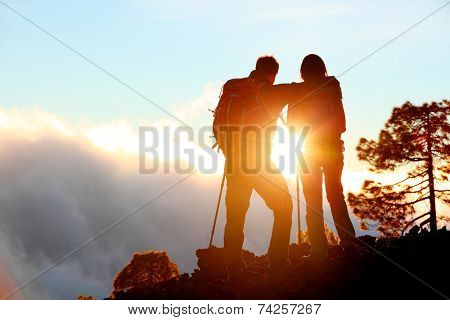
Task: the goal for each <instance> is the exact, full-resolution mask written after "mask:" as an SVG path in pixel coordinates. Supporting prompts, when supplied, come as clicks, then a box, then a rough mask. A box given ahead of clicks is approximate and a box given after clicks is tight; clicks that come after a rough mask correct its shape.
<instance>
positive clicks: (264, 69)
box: [255, 56, 280, 84]
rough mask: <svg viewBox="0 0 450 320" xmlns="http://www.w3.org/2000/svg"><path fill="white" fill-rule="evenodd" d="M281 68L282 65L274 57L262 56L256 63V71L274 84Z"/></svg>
mask: <svg viewBox="0 0 450 320" xmlns="http://www.w3.org/2000/svg"><path fill="white" fill-rule="evenodd" d="M279 68H280V65H279V64H278V61H277V59H275V58H274V57H273V56H262V57H259V58H258V61H256V68H255V69H256V71H258V72H259V73H261V74H262V75H263V76H264V77H266V78H267V80H269V82H270V83H272V84H273V83H274V82H275V77H276V76H277V73H278V69H279Z"/></svg>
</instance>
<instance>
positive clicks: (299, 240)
mask: <svg viewBox="0 0 450 320" xmlns="http://www.w3.org/2000/svg"><path fill="white" fill-rule="evenodd" d="M299 179H300V178H299V174H298V168H297V179H296V180H297V227H298V231H297V244H298V245H300V244H301V243H302V228H301V225H300V190H299V189H300V183H299Z"/></svg>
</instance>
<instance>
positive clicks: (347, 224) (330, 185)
mask: <svg viewBox="0 0 450 320" xmlns="http://www.w3.org/2000/svg"><path fill="white" fill-rule="evenodd" d="M343 167H344V155H343V152H342V147H340V148H337V150H336V151H335V152H334V154H332V155H330V157H328V159H327V160H326V161H325V163H324V166H323V172H324V176H325V188H326V191H327V199H328V202H329V203H330V207H331V212H332V214H333V219H334V224H335V225H336V229H337V231H338V234H339V238H340V239H341V244H342V245H344V246H345V245H350V244H352V243H353V240H354V237H355V229H354V227H353V224H352V221H351V220H350V217H349V214H348V209H347V204H346V203H345V197H344V191H343V188H342V181H341V178H342V169H343Z"/></svg>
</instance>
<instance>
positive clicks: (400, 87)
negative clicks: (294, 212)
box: [0, 0, 450, 298]
mask: <svg viewBox="0 0 450 320" xmlns="http://www.w3.org/2000/svg"><path fill="white" fill-rule="evenodd" d="M444 3H445V1H434V0H433V1H395V2H392V1H334V2H331V1H314V2H312V1H287V0H283V1H265V0H259V1H245V2H244V1H226V2H223V1H222V2H213V1H207V0H192V1H181V0H174V1H158V2H157V1H151V0H120V1H86V0H80V1H72V2H66V1H56V0H52V1H50V0H39V1H29V0H14V1H12V0H1V1H0V141H1V144H0V154H2V155H3V159H2V160H0V181H2V184H3V186H2V187H1V189H0V252H4V254H3V256H2V257H0V280H1V279H3V278H5V279H6V278H8V279H9V280H8V281H9V282H11V283H16V284H20V283H21V282H23V281H24V280H26V279H28V278H29V277H31V276H32V275H34V274H35V273H36V272H38V271H39V270H40V269H42V268H43V267H45V266H46V265H48V264H49V263H51V262H52V261H55V260H57V259H58V258H59V257H61V256H62V255H64V254H65V253H66V252H67V251H70V250H71V249H73V248H74V247H76V246H77V245H79V244H80V243H82V242H83V241H85V240H86V239H87V238H89V237H90V236H92V235H93V234H95V233H96V232H98V231H99V230H101V229H102V228H104V227H106V226H107V225H108V224H109V223H111V222H113V221H114V220H115V219H117V218H119V217H121V216H122V215H123V214H124V213H126V212H128V211H130V210H131V209H133V208H134V207H136V206H137V205H139V204H140V203H142V202H143V201H145V200H146V199H148V198H149V197H152V196H154V195H156V194H157V193H158V192H159V191H160V190H161V189H164V188H166V187H167V186H169V185H170V184H171V183H174V182H175V181H176V180H177V179H178V178H179V177H177V175H175V174H173V175H169V176H164V175H156V176H143V175H139V174H138V172H137V168H136V164H137V161H136V153H137V150H138V149H137V146H138V141H137V137H138V135H137V130H138V126H140V125H146V126H158V127H162V126H163V125H169V126H171V127H173V126H176V125H178V123H177V122H176V121H175V120H174V119H172V118H170V117H169V116H168V115H167V114H165V113H164V112H162V111H161V110H159V109H158V108H156V107H155V106H153V105H152V104H151V103H149V102H148V101H146V100H145V99H143V98H142V97H141V96H139V95H137V94H136V93H135V92H132V91H131V90H130V89H129V88H126V87H125V86H124V85H123V84H120V83H118V81H116V80H114V79H112V78H111V77H110V76H108V75H106V74H105V73H104V72H102V71H101V70H99V68H96V67H94V66H93V65H92V64H90V63H88V62H86V61H85V60H83V59H82V58H81V57H80V56H79V55H77V54H75V53H74V52H72V51H71V50H69V49H68V48H66V47H64V46H63V45H62V44H61V43H59V42H58V41H56V40H55V39H53V38H52V37H50V36H49V35H48V34H45V33H44V32H42V31H41V30H39V29H38V28H37V27H36V26H33V25H32V24H31V23H30V22H27V21H25V20H24V19H23V18H22V17H20V16H19V15H17V14H16V13H14V12H12V11H11V10H10V9H8V8H7V7H5V4H7V5H9V6H11V7H12V8H13V9H14V10H16V11H17V12H19V13H20V14H22V15H23V16H25V17H26V18H27V19H30V20H31V21H33V22H34V23H36V24H37V25H38V26H40V27H41V28H43V29H45V30H46V31H48V32H49V33H50V34H52V35H53V36H55V37H57V38H58V39H60V40H61V41H63V42H64V43H66V44H67V45H68V46H70V47H72V48H73V49H75V50H76V51H78V52H79V53H80V54H81V55H84V56H85V57H87V58H88V59H90V60H91V61H92V62H94V63H95V64H97V65H98V66H99V67H100V68H103V69H104V70H106V71H108V72H110V73H111V74H112V75H114V76H115V77H117V79H120V81H122V82H124V83H126V84H127V85H129V86H131V87H132V88H133V89H134V90H137V91H138V92H140V93H141V94H143V95H145V96H146V97H147V98H148V99H150V100H152V101H154V102H155V103H157V104H158V105H160V106H161V107H162V108H164V109H166V110H167V111H169V112H171V113H173V114H175V115H176V116H177V117H179V118H181V119H183V121H185V122H186V123H187V124H189V125H190V126H192V127H193V128H194V129H198V128H200V127H202V126H209V125H211V122H212V117H211V113H210V112H208V110H207V109H208V108H214V107H215V105H214V104H215V103H216V101H217V97H218V95H219V92H220V87H221V84H223V83H224V82H225V81H226V80H228V79H230V78H236V77H244V76H246V75H248V73H249V72H250V71H251V70H252V69H253V67H254V65H255V62H256V59H257V57H258V56H260V55H264V54H271V55H274V56H275V57H276V58H277V59H278V60H279V62H280V72H279V76H278V78H277V80H276V82H277V83H284V82H293V81H299V67H300V63H301V60H302V58H303V57H304V56H305V55H307V54H309V53H317V54H319V55H320V56H321V57H322V58H323V59H324V61H325V63H326V65H327V68H328V73H329V74H330V75H339V74H341V73H342V72H344V71H345V70H346V69H347V68H349V67H351V66H352V65H354V64H355V63H356V62H358V61H359V60H360V59H363V58H364V57H366V56H367V55H369V54H371V53H372V52H373V51H374V50H376V49H377V48H379V47H380V46H382V45H384V44H385V43H387V42H388V41H390V40H391V39H392V38H394V37H395V36H397V35H398V34H400V33H401V32H403V31H405V30H406V29H407V28H409V27H411V26H412V25H414V24H415V23H416V22H418V21H419V20H420V19H422V18H424V17H425V16H427V15H428V14H430V13H431V12H433V11H434V10H436V9H437V8H439V7H440V6H442V5H443V4H444ZM449 21H450V6H447V7H445V8H444V9H442V10H440V11H439V12H437V13H436V14H434V15H433V16H431V17H430V18H429V19H427V20H426V21H424V22H422V23H420V24H419V25H417V26H416V27H415V28H413V29H412V30H410V31H409V32H407V33H405V34H404V35H403V36H401V37H400V38H398V39H397V40H395V41H393V42H392V43H390V44H389V45H387V46H386V47H385V48H383V49H381V50H380V51H378V52H377V53H375V54H374V55H373V56H371V57H369V58H368V59H367V60H365V61H363V62H361V64H359V65H357V66H355V67H354V68H353V69H351V70H349V71H348V72H347V73H345V74H344V75H343V76H342V77H340V78H339V81H340V82H341V86H342V90H343V96H344V107H345V110H346V114H347V133H346V134H345V135H344V140H345V143H346V169H345V173H344V184H345V188H346V189H347V190H349V189H351V190H355V189H357V188H358V186H359V185H360V183H361V182H362V181H363V180H364V178H365V177H367V176H368V175H367V173H366V172H365V170H366V167H365V166H364V165H363V164H361V163H360V162H358V160H357V158H356V154H355V151H354V150H355V147H356V144H357V142H358V140H359V138H360V137H363V136H364V137H371V138H375V137H376V135H377V133H378V132H379V130H380V129H381V128H382V126H383V124H384V122H385V121H386V120H387V118H388V117H389V115H390V112H391V110H392V108H393V107H394V106H398V105H401V104H402V103H403V102H405V101H406V100H410V101H412V102H413V103H417V104H420V103H422V102H425V101H431V100H442V99H444V98H447V99H448V98H449V96H448V94H449V88H450V77H449V74H450V61H449V60H448V59H449V57H448V52H449V51H450V42H449V33H448V32H449V30H450V22H449ZM219 183H220V181H218V178H217V176H215V175H213V176H196V177H194V178H193V179H192V180H189V181H186V183H185V186H183V185H180V187H179V189H178V191H177V192H175V194H174V195H172V194H170V195H167V198H165V199H161V200H160V202H159V204H158V205H157V206H156V208H154V209H152V210H150V209H149V211H148V212H147V213H148V214H147V215H144V214H143V215H142V217H141V220H138V219H137V217H136V219H137V220H130V221H129V222H126V223H124V226H121V227H123V228H122V229H120V228H118V229H117V230H113V231H112V232H111V234H110V235H108V236H107V238H106V239H103V240H101V241H99V242H98V243H97V244H95V245H94V246H93V247H91V248H87V250H88V252H87V253H83V254H82V256H79V257H75V258H74V259H73V260H69V261H67V265H62V266H61V267H58V268H57V269H55V273H52V274H48V275H46V276H45V277H43V278H42V279H40V280H38V281H37V282H36V283H34V284H33V285H31V286H30V288H28V289H27V290H28V291H24V293H23V294H24V296H26V297H44V298H47V297H50V298H54V297H59V298H70V297H73V296H76V294H77V293H83V292H80V291H82V290H86V293H93V294H97V295H107V294H108V290H110V286H111V283H110V280H111V276H112V275H113V274H114V273H115V272H117V271H118V270H119V269H120V268H121V267H122V266H123V265H124V264H125V263H126V262H127V261H128V259H129V257H130V255H131V254H132V253H133V252H134V251H137V250H145V249H168V251H169V254H170V255H171V257H172V258H173V259H174V260H175V262H177V263H178V264H179V265H180V266H181V268H182V270H183V271H189V270H191V269H192V267H193V266H194V265H195V259H194V255H193V252H194V250H195V249H196V248H199V247H201V246H205V245H206V239H207V237H208V232H209V230H208V229H209V227H210V223H211V218H212V214H213V208H214V205H215V201H216V196H217V192H218V187H219ZM186 195H189V197H186ZM99 199H101V201H99ZM99 202H102V203H103V202H105V203H106V202H107V203H108V204H107V205H105V206H102V205H100V204H99ZM186 202H187V203H186ZM186 208H188V209H186ZM261 210H267V209H266V208H264V204H263V203H262V201H261V200H260V199H254V204H253V206H252V210H251V211H250V212H249V219H248V222H247V224H248V225H249V227H248V228H249V230H248V232H249V236H248V238H247V240H246V246H247V247H249V248H251V249H253V250H255V251H257V252H259V253H262V252H264V250H265V249H266V246H267V242H268V238H269V233H270V229H271V226H270V225H271V219H272V218H271V216H270V214H266V213H264V214H261V213H260V212H259V211H261ZM446 210H447V211H446V212H447V213H448V209H446ZM256 211H258V212H256ZM150 213H152V214H153V215H151V214H150ZM222 217H223V213H222ZM223 223H224V221H223V218H222V220H221V221H220V222H219V228H218V229H221V228H222V229H223ZM355 223H357V222H355ZM74 226H75V227H74ZM199 226H202V227H204V228H203V229H204V230H203V229H202V230H200V231H199V230H198V228H199ZM47 227H50V229H51V231H48V230H47V229H46V228H47ZM169 228H173V230H174V232H173V233H172V235H171V234H170V233H169V232H168V231H167V229H169ZM162 230H165V231H164V232H163V231H162ZM294 232H295V230H293V235H294ZM261 234H263V235H261ZM174 235H177V236H174ZM221 236H222V233H221V231H219V232H218V234H217V239H220V237H221ZM133 237H134V238H133ZM61 238H64V241H61ZM180 241H181V242H182V243H183V244H185V245H186V246H185V247H183V248H181V247H180V245H179V243H180ZM17 252H20V253H21V254H19V255H17V254H15V253H17ZM2 260H3V262H2ZM22 265H23V266H22ZM18 266H21V267H18ZM99 266H100V267H99ZM96 268H97V269H96ZM105 269H106V270H107V271H104V270H105ZM1 270H14V271H11V274H10V275H8V277H6V274H7V272H6V271H1ZM1 289H2V288H0V293H1V292H2V291H1Z"/></svg>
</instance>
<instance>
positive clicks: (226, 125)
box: [213, 78, 270, 155]
mask: <svg viewBox="0 0 450 320" xmlns="http://www.w3.org/2000/svg"><path fill="white" fill-rule="evenodd" d="M263 84H264V83H263V82H261V81H258V80H256V79H253V78H242V79H232V80H229V81H227V82H226V83H225V84H224V86H223V88H222V94H221V96H220V100H219V103H218V104H217V107H216V109H215V110H214V121H213V134H214V137H215V139H216V143H215V144H214V146H213V148H214V147H215V146H218V147H219V150H222V151H223V152H224V154H225V155H227V153H228V152H229V151H231V150H229V149H230V148H227V145H228V146H231V136H232V135H233V137H234V133H238V132H239V131H240V130H242V128H244V127H245V126H247V125H261V124H264V119H268V118H269V119H270V115H269V113H268V110H267V109H266V107H265V106H264V104H263V103H262V102H261V100H260V97H259V89H260V87H261V85H263ZM268 116H269V117H268Z"/></svg>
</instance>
